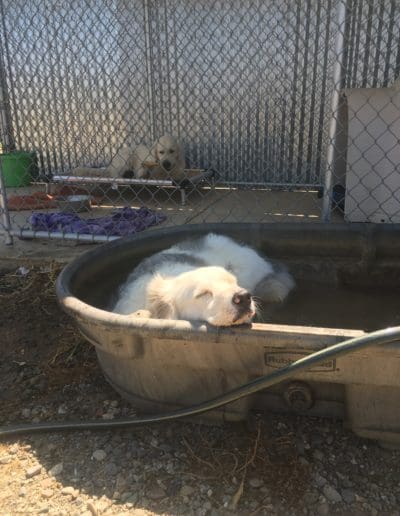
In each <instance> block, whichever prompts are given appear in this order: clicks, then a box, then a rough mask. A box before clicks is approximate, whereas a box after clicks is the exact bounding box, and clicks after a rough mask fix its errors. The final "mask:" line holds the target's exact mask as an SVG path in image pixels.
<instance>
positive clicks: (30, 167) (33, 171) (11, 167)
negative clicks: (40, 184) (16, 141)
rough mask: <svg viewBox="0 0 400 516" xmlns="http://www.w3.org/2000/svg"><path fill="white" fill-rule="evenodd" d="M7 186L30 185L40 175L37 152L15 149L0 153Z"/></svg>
mask: <svg viewBox="0 0 400 516" xmlns="http://www.w3.org/2000/svg"><path fill="white" fill-rule="evenodd" d="M0 161H1V166H2V170H3V177H4V183H5V186H9V187H18V186H28V185H29V184H30V183H31V181H32V179H35V178H37V176H38V165H37V159H36V153H35V152H25V151H15V152H6V153H4V154H0Z"/></svg>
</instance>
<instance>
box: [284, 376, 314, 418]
mask: <svg viewBox="0 0 400 516" xmlns="http://www.w3.org/2000/svg"><path fill="white" fill-rule="evenodd" d="M283 397H284V400H285V401H286V404H287V405H288V406H289V407H290V408H291V409H293V410H295V411H297V412H304V411H306V410H309V409H310V408H311V407H312V406H313V405H314V395H313V393H312V390H311V389H310V387H309V386H308V385H307V384H306V383H303V382H291V383H289V385H287V387H286V389H285V391H284V393H283Z"/></svg>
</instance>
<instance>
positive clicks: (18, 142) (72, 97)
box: [0, 0, 400, 241]
mask: <svg viewBox="0 0 400 516" xmlns="http://www.w3.org/2000/svg"><path fill="white" fill-rule="evenodd" d="M0 8H1V15H2V17H1V24H2V25H1V28H2V30H1V39H0V114H1V117H0V120H1V123H0V131H1V132H0V134H1V136H0V140H1V145H2V149H3V151H4V152H14V151H18V152H20V151H29V152H35V154H36V157H37V163H38V172H35V174H33V175H32V182H31V185H30V187H28V188H26V189H24V190H22V189H12V188H7V187H6V186H5V184H4V182H2V183H0V199H1V210H2V229H3V232H4V233H5V234H6V236H8V237H9V238H10V237H12V236H13V235H15V236H24V235H25V236H30V237H31V236H40V237H56V238H77V239H85V240H88V239H90V238H91V239H92V240H94V241H97V240H98V241H104V240H108V239H111V238H114V237H115V236H116V235H113V234H110V233H107V232H106V233H104V234H102V235H99V234H93V233H92V234H91V233H90V232H89V233H84V234H82V233H78V232H76V231H75V232H74V231H70V230H69V229H68V228H66V227H65V226H62V225H60V227H56V228H55V229H54V228H49V227H47V228H44V229H41V228H38V227H36V226H35V225H34V224H33V223H32V221H33V220H36V219H32V218H31V211H32V202H31V199H30V197H29V196H31V195H37V192H38V191H39V193H43V192H45V193H46V194H48V195H50V196H52V197H55V196H57V195H62V193H63V192H65V188H64V190H62V188H63V186H64V187H65V186H68V187H69V189H70V191H72V192H73V193H75V190H77V189H78V190H79V188H80V189H83V190H84V191H85V192H86V193H87V194H88V195H90V196H92V198H94V199H95V202H93V203H92V209H91V212H90V213H89V214H87V215H86V216H87V217H91V218H95V217H99V216H105V215H109V214H110V213H111V212H112V210H113V209H121V208H123V207H126V206H131V207H133V208H138V207H141V206H146V207H148V208H149V209H152V210H154V211H156V212H157V211H162V212H163V213H165V214H166V215H167V220H166V222H165V223H164V224H167V225H171V226H172V225H180V224H186V223H191V222H192V223H208V222H224V221H243V220H246V221H248V222H262V221H274V222H282V221H283V222H288V221H290V222H293V221H297V220H298V221H303V220H307V221H311V222H313V221H318V220H321V219H322V220H324V221H329V220H333V221H335V222H349V221H350V222H351V221H365V222H379V223H381V222H385V223H393V222H396V221H397V219H398V212H399V205H398V202H399V201H398V196H399V194H398V189H399V186H400V183H399V170H398V159H397V157H398V154H399V146H398V144H397V146H396V145H395V146H394V147H393V144H391V143H390V141H392V140H393V141H394V142H395V141H396V139H398V137H399V135H398V131H399V128H398V126H395V125H394V124H393V123H392V121H391V119H390V116H389V118H388V117H387V115H388V114H390V113H392V112H393V111H394V110H396V109H398V93H397V89H396V88H394V89H393V88H392V86H393V85H395V84H396V80H397V79H398V77H399V69H400V50H399V49H400V44H399V41H400V5H399V4H398V2H396V1H395V0H381V1H377V0H329V1H322V0H315V1H314V0H301V1H295V0H290V1H285V2H283V1H282V0H268V1H267V2H254V1H251V0H240V1H239V0H231V1H229V2H218V1H217V2H210V1H208V0H204V1H202V2H197V1H194V0H187V1H186V0H185V1H184V0H162V1H161V2H158V1H157V2H156V1H154V0H141V1H139V0H90V1H85V2H82V1H81V0H74V1H72V2H66V1H62V0H29V1H22V0H18V1H11V0H1V2H0ZM372 89H377V90H379V91H381V90H382V91H383V94H384V95H386V97H385V100H384V101H383V104H382V103H380V104H379V103H378V104H376V103H375V101H374V100H373V99H372V100H371V98H372V97H371V92H372ZM380 94H381V93H380ZM354 98H357V101H353V99H354ZM366 112H367V113H366ZM349 117H350V118H349ZM371 131H372V132H371ZM374 131H375V133H374ZM165 132H169V133H172V134H174V135H176V136H177V137H178V138H179V139H180V141H182V143H183V144H184V146H185V155H186V160H187V167H188V169H191V168H195V169H198V170H199V171H210V170H212V171H214V172H213V174H215V175H214V176H213V181H212V182H211V183H210V182H209V181H205V182H200V183H196V184H194V185H191V184H189V185H187V186H188V188H186V189H185V196H186V201H187V202H186V205H185V206H182V203H181V202H180V201H181V199H180V197H179V190H180V189H179V186H176V185H175V186H174V185H171V184H169V185H152V184H151V182H146V181H144V182H139V183H136V184H135V181H130V180H129V179H128V180H127V181H125V183H124V181H122V180H121V181H120V183H124V184H123V185H122V184H117V183H118V182H116V181H114V182H113V181H112V180H111V179H110V181H108V182H107V178H104V177H100V180H99V181H98V182H93V181H91V180H89V179H88V180H87V181H86V182H85V180H84V179H83V180H79V181H77V178H75V177H74V175H73V169H74V168H75V167H76V166H81V165H86V166H89V165H93V166H96V167H99V171H101V167H102V166H105V165H107V164H108V163H109V162H110V160H111V159H112V157H113V156H115V155H116V154H117V153H118V151H119V149H120V148H121V147H122V146H123V145H128V146H132V147H134V146H135V145H138V144H139V143H146V144H151V143H152V142H154V140H155V139H156V138H157V137H158V136H160V135H161V134H163V133H165ZM370 133H371V134H370ZM368 137H369V139H370V140H372V141H373V142H374V145H375V152H372V153H370V154H368V152H367V153H366V151H365V148H364V146H365V145H367V147H368V144H369V142H368ZM362 138H364V141H363V140H362ZM365 140H366V141H365ZM377 155H378V157H377ZM349 156H350V159H348V157H349ZM379 156H381V157H379ZM361 160H363V163H362V166H360V161H361ZM383 161H385V163H384V164H383ZM0 168H3V166H2V160H1V159H0ZM164 186H165V188H164ZM167 186H168V188H167ZM181 191H182V189H181ZM60 192H61V193H60ZM175 192H177V193H178V195H176V193H175ZM318 194H320V195H318ZM25 195H27V196H28V197H24V196H25ZM321 195H322V197H321ZM366 198H368V199H370V201H371V202H368V201H366ZM40 200H41V204H40V203H39V202H38V203H37V204H38V206H39V208H38V209H37V210H35V208H33V210H34V211H40V210H42V211H43V210H46V212H52V211H55V210H56V209H57V205H56V203H55V201H54V199H51V200H50V201H49V202H47V203H46V202H45V200H44V198H43V196H41V197H40ZM24 203H25V204H24ZM17 208H18V209H17ZM24 208H25V209H24ZM117 236H118V235H117Z"/></svg>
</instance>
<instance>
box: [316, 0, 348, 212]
mask: <svg viewBox="0 0 400 516" xmlns="http://www.w3.org/2000/svg"><path fill="white" fill-rule="evenodd" d="M346 16H347V1H346V0H341V1H340V2H339V5H338V15H337V24H338V33H337V38H336V45H335V56H336V59H335V64H334V68H333V93H332V102H331V120H330V123H329V132H328V138H329V141H328V149H327V155H326V169H325V185H324V198H323V204H322V214H321V215H322V221H323V222H329V221H330V218H331V200H332V188H333V184H332V183H333V181H332V178H333V167H334V156H335V144H336V134H337V125H338V117H339V99H340V90H341V88H342V81H343V60H344V50H345V29H346Z"/></svg>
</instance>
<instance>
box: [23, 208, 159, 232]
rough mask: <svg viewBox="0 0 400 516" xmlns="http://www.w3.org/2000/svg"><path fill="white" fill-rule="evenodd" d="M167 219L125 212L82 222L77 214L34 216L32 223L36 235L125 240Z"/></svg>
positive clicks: (143, 210) (148, 213)
mask: <svg viewBox="0 0 400 516" xmlns="http://www.w3.org/2000/svg"><path fill="white" fill-rule="evenodd" d="M166 218H167V217H166V215H164V214H163V213H156V212H155V211H152V210H149V209H148V208H145V207H142V208H139V209H136V210H135V209H132V208H121V209H120V210H118V211H116V212H115V213H114V214H113V215H110V216H108V217H98V218H95V219H81V218H80V217H78V215H74V214H73V213H32V215H31V217H30V219H29V222H30V224H31V226H32V229H33V230H34V231H50V233H55V232H62V233H79V234H88V235H106V236H124V235H132V234H134V233H138V232H139V231H143V230H144V229H146V228H148V227H150V226H155V225H156V224H160V223H161V222H164V220H165V219H166Z"/></svg>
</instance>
